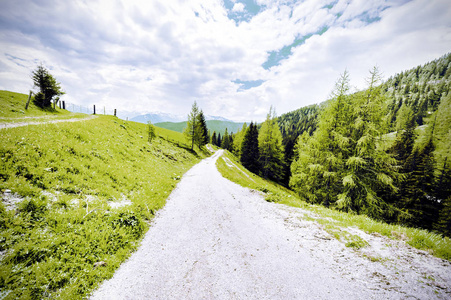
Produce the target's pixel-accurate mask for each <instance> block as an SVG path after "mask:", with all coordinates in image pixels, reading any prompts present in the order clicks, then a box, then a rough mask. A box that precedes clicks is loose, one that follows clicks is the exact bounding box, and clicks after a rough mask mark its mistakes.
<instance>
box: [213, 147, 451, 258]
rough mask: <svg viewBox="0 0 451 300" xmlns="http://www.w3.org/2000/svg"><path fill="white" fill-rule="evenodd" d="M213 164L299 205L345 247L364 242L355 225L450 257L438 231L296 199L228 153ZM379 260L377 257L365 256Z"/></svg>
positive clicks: (270, 197)
mask: <svg viewBox="0 0 451 300" xmlns="http://www.w3.org/2000/svg"><path fill="white" fill-rule="evenodd" d="M217 166H218V169H219V171H220V172H221V174H222V175H223V176H224V177H225V178H227V179H229V180H231V181H233V182H235V183H237V184H239V185H241V186H244V187H248V188H251V189H255V190H259V191H262V192H264V193H265V195H266V196H265V197H266V200H267V201H270V202H278V203H282V204H285V205H289V206H293V207H300V208H302V209H304V210H306V211H307V213H306V214H304V216H303V218H304V219H306V220H314V221H315V222H318V223H320V224H321V225H322V226H323V227H324V229H325V230H326V231H328V232H329V233H330V234H331V235H332V236H334V237H335V238H337V239H338V240H340V241H341V242H343V243H344V244H345V245H346V246H347V247H352V248H355V249H359V248H362V247H365V246H366V245H367V244H368V243H367V242H366V241H365V240H364V239H362V238H361V237H359V236H357V235H353V234H350V233H349V232H348V231H347V230H346V228H347V227H357V228H359V229H361V230H363V231H365V232H366V233H369V234H371V233H378V234H381V235H384V236H387V237H389V238H391V239H403V240H405V242H406V243H407V244H409V245H411V246H413V247H415V248H417V249H421V250H426V251H428V252H430V253H431V254H433V255H435V256H437V257H440V258H443V259H446V260H451V240H450V239H449V238H448V237H443V236H441V235H439V234H436V233H433V232H430V231H427V230H422V229H417V228H408V227H403V226H399V225H390V224H386V223H383V222H380V221H376V220H373V219H371V218H369V217H367V216H365V215H356V214H349V213H344V212H340V211H337V210H333V209H328V208H325V207H323V206H318V205H311V204H308V203H307V202H305V201H304V200H301V199H299V198H298V196H297V195H296V194H295V193H294V192H293V191H290V190H288V189H286V188H284V187H282V186H279V185H277V184H275V183H272V182H270V181H267V180H264V179H262V178H261V177H259V176H257V175H255V174H253V173H251V172H249V171H248V170H246V168H244V167H243V166H242V165H241V164H240V163H239V161H238V160H237V159H236V157H235V156H234V155H232V154H230V153H229V152H227V151H226V152H225V155H224V156H223V157H221V158H220V159H218V161H217ZM368 258H369V259H371V260H379V259H380V258H378V257H368Z"/></svg>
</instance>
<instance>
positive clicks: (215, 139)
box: [211, 131, 218, 146]
mask: <svg viewBox="0 0 451 300" xmlns="http://www.w3.org/2000/svg"><path fill="white" fill-rule="evenodd" d="M217 143H218V142H217V138H216V131H213V134H212V136H211V144H212V145H215V146H217V145H218V144H217Z"/></svg>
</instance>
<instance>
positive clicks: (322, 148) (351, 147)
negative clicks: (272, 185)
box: [290, 69, 398, 218]
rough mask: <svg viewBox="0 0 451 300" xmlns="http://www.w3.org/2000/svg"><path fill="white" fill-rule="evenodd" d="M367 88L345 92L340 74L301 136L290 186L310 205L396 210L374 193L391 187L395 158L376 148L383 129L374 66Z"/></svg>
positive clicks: (346, 78)
mask: <svg viewBox="0 0 451 300" xmlns="http://www.w3.org/2000/svg"><path fill="white" fill-rule="evenodd" d="M370 73H371V76H370V78H369V80H368V84H369V87H368V89H367V90H366V91H364V92H361V93H357V94H355V95H354V96H352V97H351V96H350V95H349V94H348V92H349V75H348V73H347V72H345V73H344V74H343V75H342V76H341V77H340V79H339V80H338V81H337V83H336V85H335V89H334V91H333V92H332V96H333V98H332V100H330V101H329V103H327V105H326V107H324V109H323V111H322V113H321V114H320V117H319V122H318V127H317V130H316V131H315V133H314V135H313V136H312V137H311V138H310V137H308V135H306V134H305V135H303V136H301V138H300V139H299V142H298V145H297V148H296V151H297V159H296V160H295V161H294V162H293V164H292V166H291V170H292V174H293V175H292V178H291V180H290V185H291V187H292V188H293V189H295V190H296V191H297V192H298V193H299V194H300V195H301V196H303V197H305V198H306V199H308V200H309V201H310V202H313V203H322V204H324V205H325V206H328V205H330V204H332V205H334V206H336V207H338V208H340V209H341V210H344V211H348V212H349V211H354V212H357V213H365V214H368V215H370V216H373V217H377V218H382V217H383V216H384V215H390V214H393V213H394V212H395V211H396V209H395V208H394V207H393V206H391V205H389V204H388V203H386V202H385V201H384V200H383V199H382V198H381V197H380V196H379V195H378V194H379V193H380V192H381V191H383V190H384V189H389V190H395V189H396V187H395V185H394V182H395V180H396V179H397V177H398V173H397V172H396V169H395V167H396V161H395V160H394V158H392V157H391V156H390V155H389V154H387V153H385V151H383V150H381V149H379V148H378V147H377V143H378V141H379V139H380V138H381V136H382V134H383V133H385V132H384V125H383V123H384V120H383V118H382V117H383V116H384V108H383V105H384V103H385V101H384V98H383V97H382V96H381V89H380V86H378V85H377V83H378V80H379V74H378V72H377V69H373V71H371V72H370Z"/></svg>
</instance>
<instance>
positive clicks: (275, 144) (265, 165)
mask: <svg viewBox="0 0 451 300" xmlns="http://www.w3.org/2000/svg"><path fill="white" fill-rule="evenodd" d="M258 149H259V152H260V157H259V163H260V171H261V174H262V176H263V177H264V178H268V179H271V180H274V181H278V182H281V181H282V179H283V176H284V173H283V171H284V157H283V154H284V148H283V145H282V133H281V132H280V129H279V125H278V124H277V120H276V113H275V110H274V109H273V108H272V107H271V108H270V110H269V113H268V115H267V116H266V120H265V122H263V124H262V127H261V128H260V132H259V135H258Z"/></svg>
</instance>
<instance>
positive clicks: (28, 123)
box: [0, 115, 97, 129]
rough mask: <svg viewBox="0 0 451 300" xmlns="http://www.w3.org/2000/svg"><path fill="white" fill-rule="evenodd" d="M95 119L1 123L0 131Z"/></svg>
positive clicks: (90, 117)
mask: <svg viewBox="0 0 451 300" xmlns="http://www.w3.org/2000/svg"><path fill="white" fill-rule="evenodd" d="M93 118H97V117H96V116H93V115H88V116H87V117H86V118H71V119H58V120H50V121H41V122H39V121H33V122H17V123H0V129H6V128H15V127H23V126H28V125H43V124H55V123H61V122H78V121H87V120H91V119H93ZM43 119H44V118H43Z"/></svg>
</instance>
